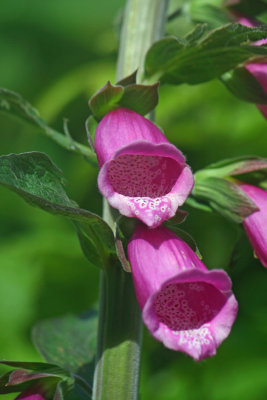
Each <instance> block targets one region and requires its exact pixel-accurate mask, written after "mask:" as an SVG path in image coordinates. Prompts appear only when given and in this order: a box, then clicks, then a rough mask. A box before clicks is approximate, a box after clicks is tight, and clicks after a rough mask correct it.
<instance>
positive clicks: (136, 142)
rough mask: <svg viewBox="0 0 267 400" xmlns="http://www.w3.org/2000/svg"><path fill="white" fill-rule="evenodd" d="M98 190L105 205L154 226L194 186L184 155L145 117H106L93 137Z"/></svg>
mask: <svg viewBox="0 0 267 400" xmlns="http://www.w3.org/2000/svg"><path fill="white" fill-rule="evenodd" d="M95 149H96V154H97V158H98V163H99V166H100V167H101V169H100V172H99V176H98V187H99V190H100V192H101V193H102V195H103V196H104V197H106V199H107V200H108V202H109V203H110V205H111V206H112V207H114V208H116V209H118V210H119V212H120V213H121V214H123V215H126V216H127V217H136V218H139V219H140V220H141V221H143V222H144V223H145V224H146V225H148V226H150V227H152V228H154V227H157V226H158V225H160V224H161V223H162V222H163V221H165V220H166V219H168V218H171V217H173V216H174V215H175V213H176V211H177V208H178V207H179V206H180V205H182V204H183V203H184V202H185V200H186V198H187V196H188V195H189V193H190V192H191V190H192V187H193V184H194V178H193V174H192V172H191V170H190V168H189V166H188V165H187V164H186V162H185V157H184V156H183V154H182V153H181V152H180V151H179V150H178V149H177V148H176V147H175V146H173V145H172V144H170V143H169V142H168V140H167V139H166V137H165V136H164V135H163V133H162V132H161V131H160V130H159V129H158V128H157V127H156V125H154V124H153V123H152V122H150V121H148V120H147V119H146V118H144V117H142V116H141V115H139V114H137V113H136V112H134V111H131V110H128V109H126V108H119V109H117V110H115V111H111V112H110V113H108V114H107V115H106V116H105V117H104V118H103V119H102V120H101V122H100V123H99V125H98V127H97V130H96V134H95Z"/></svg>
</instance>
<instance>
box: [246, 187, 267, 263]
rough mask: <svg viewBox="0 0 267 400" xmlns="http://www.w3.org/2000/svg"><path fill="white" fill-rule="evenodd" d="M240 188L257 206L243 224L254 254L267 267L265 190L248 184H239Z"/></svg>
mask: <svg viewBox="0 0 267 400" xmlns="http://www.w3.org/2000/svg"><path fill="white" fill-rule="evenodd" d="M240 188H241V189H242V190H243V191H244V192H245V193H246V194H247V196H248V197H249V198H250V199H251V200H252V201H253V202H254V203H255V204H256V206H257V207H258V208H259V210H258V211H255V212H254V213H252V214H251V215H249V216H248V217H247V218H245V219H244V222H243V224H244V228H245V230H246V233H247V235H248V238H249V240H250V243H251V245H252V247H253V249H254V251H255V253H256V256H257V257H258V258H259V260H260V262H261V263H262V265H264V266H265V267H267V191H266V190H263V189H260V188H258V187H257V186H254V185H248V184H241V185H240Z"/></svg>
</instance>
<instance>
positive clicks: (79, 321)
mask: <svg viewBox="0 0 267 400" xmlns="http://www.w3.org/2000/svg"><path fill="white" fill-rule="evenodd" d="M96 333H97V313H96V311H91V312H88V313H87V314H86V315H82V316H74V315H67V316H64V317H62V318H53V319H48V320H44V321H41V322H39V323H38V324H37V325H36V326H35V327H34V329H33V333H32V338H33V342H34V344H35V346H36V348H37V349H38V350H39V352H40V353H41V354H42V356H43V357H44V358H45V359H46V360H47V361H48V362H49V363H55V364H57V365H59V366H60V367H62V368H64V369H66V370H67V371H69V372H70V373H72V374H74V377H75V379H77V381H76V382H77V383H79V385H81V386H83V387H85V388H86V389H87V390H88V391H90V390H91V388H90V387H88V385H87V384H86V382H92V380H93V372H94V357H95V349H96Z"/></svg>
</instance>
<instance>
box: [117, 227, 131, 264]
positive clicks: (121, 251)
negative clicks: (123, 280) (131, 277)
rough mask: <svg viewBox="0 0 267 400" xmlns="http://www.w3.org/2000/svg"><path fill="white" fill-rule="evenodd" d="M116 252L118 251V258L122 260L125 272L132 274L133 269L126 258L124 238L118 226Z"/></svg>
mask: <svg viewBox="0 0 267 400" xmlns="http://www.w3.org/2000/svg"><path fill="white" fill-rule="evenodd" d="M115 244H116V250H117V256H118V258H119V260H120V263H121V265H122V268H123V269H124V271H125V272H131V267H130V263H129V261H128V259H127V257H126V254H125V251H124V247H123V237H121V235H120V229H119V227H118V225H117V224H116V241H115Z"/></svg>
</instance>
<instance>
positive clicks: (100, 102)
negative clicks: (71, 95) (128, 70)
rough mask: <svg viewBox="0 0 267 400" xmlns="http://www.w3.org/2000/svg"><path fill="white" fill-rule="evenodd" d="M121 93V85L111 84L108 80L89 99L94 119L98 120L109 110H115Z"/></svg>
mask: <svg viewBox="0 0 267 400" xmlns="http://www.w3.org/2000/svg"><path fill="white" fill-rule="evenodd" d="M122 95H123V87H122V86H118V85H116V86H114V85H111V83H110V82H109V81H108V82H107V83H106V84H105V86H104V87H102V88H101V89H100V90H98V92H96V94H95V95H94V96H93V97H91V99H90V100H89V106H90V108H91V110H92V113H93V114H94V116H95V117H96V119H97V120H100V119H101V118H103V117H104V115H105V114H107V113H108V112H109V111H112V110H115V109H116V108H117V107H118V103H119V100H120V99H121V98H122Z"/></svg>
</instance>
